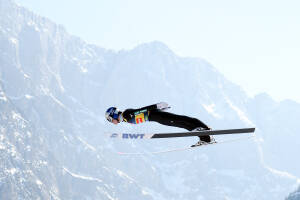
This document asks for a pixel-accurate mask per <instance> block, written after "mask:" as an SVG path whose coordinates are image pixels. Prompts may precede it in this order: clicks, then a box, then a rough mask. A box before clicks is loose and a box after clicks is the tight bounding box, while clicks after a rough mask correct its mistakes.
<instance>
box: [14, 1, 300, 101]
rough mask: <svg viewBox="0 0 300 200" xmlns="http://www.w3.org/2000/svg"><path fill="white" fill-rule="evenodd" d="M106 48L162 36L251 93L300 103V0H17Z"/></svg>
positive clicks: (180, 51)
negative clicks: (205, 61) (204, 61)
mask: <svg viewBox="0 0 300 200" xmlns="http://www.w3.org/2000/svg"><path fill="white" fill-rule="evenodd" d="M15 1H16V2H17V3H18V4H20V5H22V6H24V7H27V8H29V9H30V10H32V11H34V12H35V13H37V14H39V15H41V16H45V17H47V18H49V19H51V20H52V21H54V22H55V23H58V24H61V25H63V26H64V27H65V28H66V30H67V31H68V32H69V33H70V34H73V35H76V36H79V37H81V38H82V39H83V40H85V41H86V42H88V43H92V44H96V45H99V46H101V47H103V48H107V49H114V50H121V49H132V48H134V47H135V46H137V45H139V44H142V43H146V42H151V41H161V42H163V43H165V44H166V45H167V46H168V47H169V48H170V49H171V50H173V51H174V52H175V53H176V54H177V55H179V56H184V57H201V58H203V59H205V60H207V61H208V62H210V63H211V64H212V65H213V66H214V67H216V68H217V69H218V70H219V71H220V72H221V73H223V74H224V75H225V77H226V78H228V79H229V80H231V81H232V82H234V83H236V84H238V85H240V86H241V87H242V88H243V89H244V90H245V91H246V92H247V93H248V94H249V95H250V96H254V95H256V94H258V93H261V92H266V93H268V94H269V95H270V96H271V97H273V99H274V100H277V101H281V100H284V99H292V100H295V101H297V102H299V103H300V92H299V86H300V12H299V10H300V1H298V0H284V1H283V0H226V1H224V0H85V1H82V0H43V1H37V0H15Z"/></svg>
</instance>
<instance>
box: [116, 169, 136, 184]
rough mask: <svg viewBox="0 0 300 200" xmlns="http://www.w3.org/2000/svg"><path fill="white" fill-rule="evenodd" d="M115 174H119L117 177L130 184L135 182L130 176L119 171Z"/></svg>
mask: <svg viewBox="0 0 300 200" xmlns="http://www.w3.org/2000/svg"><path fill="white" fill-rule="evenodd" d="M117 173H118V174H119V176H121V177H123V178H125V179H128V180H129V181H130V182H135V180H134V179H133V178H131V177H130V176H128V175H127V174H126V173H124V172H122V171H121V170H117Z"/></svg>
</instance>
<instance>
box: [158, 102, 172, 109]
mask: <svg viewBox="0 0 300 200" xmlns="http://www.w3.org/2000/svg"><path fill="white" fill-rule="evenodd" d="M156 106H157V109H159V110H167V109H169V108H171V107H170V106H169V105H168V104H167V103H166V102H160V103H158V104H156Z"/></svg>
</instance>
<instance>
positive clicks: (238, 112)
mask: <svg viewBox="0 0 300 200" xmlns="http://www.w3.org/2000/svg"><path fill="white" fill-rule="evenodd" d="M225 100H226V102H227V103H228V104H229V106H230V107H231V108H232V109H233V110H234V111H235V112H236V113H237V115H238V116H239V118H240V119H241V120H242V121H244V122H245V123H246V124H247V125H249V126H255V125H254V123H253V122H251V121H250V120H249V119H248V117H247V115H246V114H245V113H244V112H243V111H242V110H241V109H239V108H238V107H237V106H235V105H234V104H233V103H232V101H230V99H229V98H228V97H225Z"/></svg>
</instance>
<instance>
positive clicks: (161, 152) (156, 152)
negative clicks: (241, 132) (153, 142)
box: [117, 135, 254, 156]
mask: <svg viewBox="0 0 300 200" xmlns="http://www.w3.org/2000/svg"><path fill="white" fill-rule="evenodd" d="M253 137H254V136H253V135H252V136H249V137H240V138H235V139H228V140H222V141H218V142H214V143H207V144H203V145H200V146H196V147H183V148H173V149H167V150H162V151H153V152H117V154H119V155H127V156H130V155H132V156H135V155H136V156H139V155H151V154H163V153H171V152H178V151H186V150H193V149H197V148H200V147H205V146H210V145H216V144H225V143H230V142H236V141H239V140H246V139H250V138H253Z"/></svg>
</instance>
